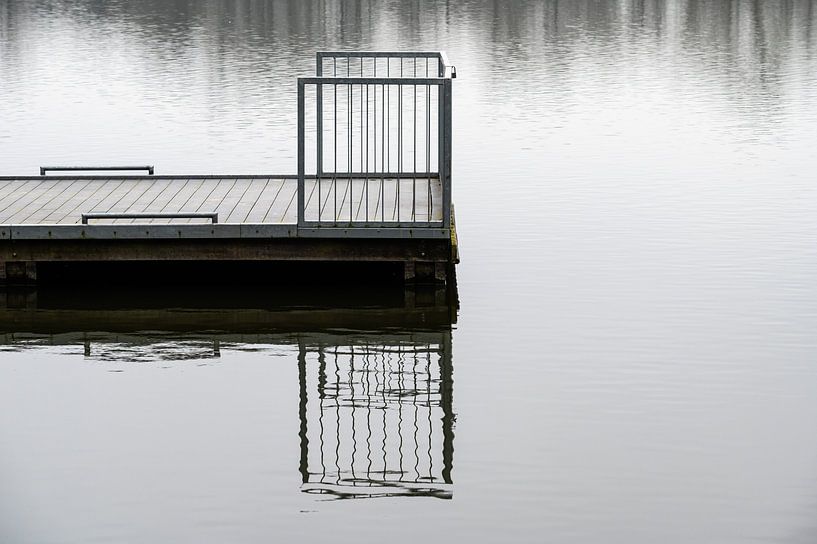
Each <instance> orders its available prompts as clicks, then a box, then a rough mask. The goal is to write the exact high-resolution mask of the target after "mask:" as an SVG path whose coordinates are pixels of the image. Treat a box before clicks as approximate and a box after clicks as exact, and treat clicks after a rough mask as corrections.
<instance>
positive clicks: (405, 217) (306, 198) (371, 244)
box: [0, 52, 457, 283]
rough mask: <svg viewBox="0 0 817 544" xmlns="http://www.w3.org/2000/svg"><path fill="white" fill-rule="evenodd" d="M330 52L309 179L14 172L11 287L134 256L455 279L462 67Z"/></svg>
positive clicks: (305, 145) (4, 188)
mask: <svg viewBox="0 0 817 544" xmlns="http://www.w3.org/2000/svg"><path fill="white" fill-rule="evenodd" d="M316 61H317V69H316V73H317V76H316V77H301V78H298V80H297V86H298V94H297V96H298V100H297V115H298V139H297V146H298V153H297V156H298V168H297V173H296V174H292V175H232V174H230V175H174V176H165V175H159V176H157V175H154V167H153V166H146V167H111V166H108V167H81V166H71V167H51V166H47V167H44V166H41V167H40V175H39V176H3V177H0V282H2V281H5V282H8V283H12V282H16V281H21V282H28V281H34V280H36V278H37V273H36V269H37V263H40V262H74V261H79V262H89V261H129V260H130V261H172V260H180V261H191V260H201V261H208V260H210V261H243V260H269V261H289V260H295V261H333V262H357V263H361V262H364V263H365V262H384V261H387V262H397V263H402V264H403V265H404V268H405V279H406V280H415V279H421V280H422V281H425V280H432V281H445V278H446V276H447V275H448V272H446V270H448V269H449V268H450V267H451V266H453V264H455V263H456V261H457V250H456V247H455V244H456V242H455V240H456V235H455V233H454V232H453V228H454V222H453V212H452V203H451V88H452V85H451V82H452V79H453V78H454V77H456V76H455V74H456V72H455V70H454V68H453V66H451V65H450V64H449V63H448V60H447V57H446V56H445V54H444V53H441V52H399V53H394V52H319V53H318V54H317V57H316ZM330 71H331V75H324V74H325V73H327V72H330ZM407 74H412V75H411V76H409V75H407ZM61 170H62V171H70V172H71V175H47V172H52V171H61ZM119 170H147V171H148V175H121V174H116V173H110V172H111V171H119ZM76 171H84V172H91V171H104V172H105V174H104V175H103V174H101V173H100V174H96V175H88V174H86V173H83V174H74V172H76Z"/></svg>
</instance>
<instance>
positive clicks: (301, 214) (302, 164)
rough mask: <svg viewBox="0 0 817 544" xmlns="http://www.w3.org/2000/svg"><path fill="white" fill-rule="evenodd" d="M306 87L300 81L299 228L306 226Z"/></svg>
mask: <svg viewBox="0 0 817 544" xmlns="http://www.w3.org/2000/svg"><path fill="white" fill-rule="evenodd" d="M305 94H306V85H305V84H304V82H302V81H301V80H298V227H302V226H303V225H304V175H305V174H306V157H305V151H306V144H305V142H304V140H305V138H306V130H305V127H304V122H305V114H304V108H305V107H306V100H305Z"/></svg>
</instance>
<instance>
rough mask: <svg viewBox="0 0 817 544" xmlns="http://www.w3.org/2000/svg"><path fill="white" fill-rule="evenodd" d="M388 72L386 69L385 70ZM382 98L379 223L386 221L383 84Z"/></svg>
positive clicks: (385, 107) (384, 100) (384, 86)
mask: <svg viewBox="0 0 817 544" xmlns="http://www.w3.org/2000/svg"><path fill="white" fill-rule="evenodd" d="M388 60H389V59H386V63H387V64H388ZM386 71H387V72H388V69H387V70H386ZM381 90H382V93H383V94H382V96H381V97H380V103H381V104H380V107H382V108H383V113H382V114H381V115H380V139H381V140H382V141H381V142H380V171H381V172H382V174H381V175H380V221H381V222H385V221H386V209H385V208H386V192H385V186H386V172H387V170H386V168H388V167H387V166H386V145H388V144H387V141H388V140H387V139H386V114H387V113H388V102H387V101H386V98H387V96H386V84H385V83H384V84H383V85H381Z"/></svg>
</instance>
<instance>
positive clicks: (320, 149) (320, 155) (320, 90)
mask: <svg viewBox="0 0 817 544" xmlns="http://www.w3.org/2000/svg"><path fill="white" fill-rule="evenodd" d="M316 64H317V76H318V77H322V76H323V56H322V55H321V54H320V53H317V54H316ZM316 160H317V162H318V168H317V172H316V174H317V177H318V179H320V177H321V174H323V85H318V157H317V159H316ZM318 197H319V198H318V202H320V184H318ZM320 209H321V208H320V204H319V205H318V220H319V221H320Z"/></svg>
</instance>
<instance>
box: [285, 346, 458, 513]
mask: <svg viewBox="0 0 817 544" xmlns="http://www.w3.org/2000/svg"><path fill="white" fill-rule="evenodd" d="M431 336H434V338H431V337H430V336H428V335H424V337H423V338H415V339H410V340H408V341H401V342H397V343H393V344H391V343H390V344H389V345H372V344H368V343H357V342H350V343H349V345H319V346H313V347H308V346H306V345H304V344H302V345H301V346H300V357H299V368H300V385H301V404H300V419H301V462H300V471H301V476H302V482H303V485H302V490H303V491H304V492H307V493H317V494H324V495H327V496H328V497H330V498H336V499H347V498H370V497H385V496H429V497H436V498H446V499H447V498H451V497H452V488H451V486H452V480H451V469H452V463H453V451H454V446H453V412H452V398H451V391H452V388H451V384H452V368H451V344H450V332H448V333H438V334H432V335H431ZM429 340H431V341H433V343H429V342H428V341H429Z"/></svg>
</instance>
